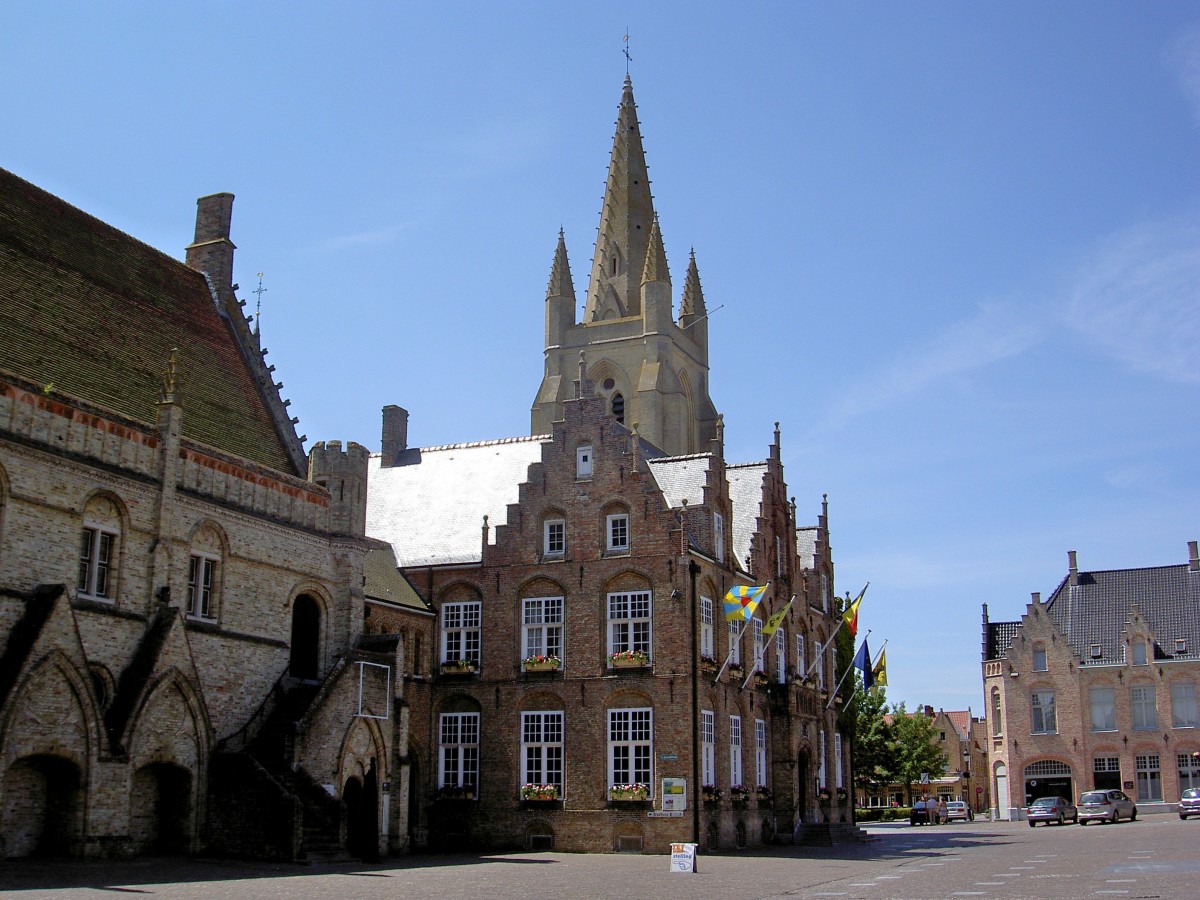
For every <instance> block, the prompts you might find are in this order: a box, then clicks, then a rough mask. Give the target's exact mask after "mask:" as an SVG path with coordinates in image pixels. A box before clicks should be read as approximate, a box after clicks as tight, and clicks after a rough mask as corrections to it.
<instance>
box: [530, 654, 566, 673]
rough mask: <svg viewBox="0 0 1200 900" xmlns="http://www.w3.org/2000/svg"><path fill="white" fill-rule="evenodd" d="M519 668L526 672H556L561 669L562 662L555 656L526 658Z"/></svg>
mask: <svg viewBox="0 0 1200 900" xmlns="http://www.w3.org/2000/svg"><path fill="white" fill-rule="evenodd" d="M521 666H522V667H523V668H524V669H525V671H526V672H557V671H558V670H559V669H560V668H562V660H561V659H559V658H558V657H557V656H527V657H525V659H524V660H523V661H522V663H521Z"/></svg>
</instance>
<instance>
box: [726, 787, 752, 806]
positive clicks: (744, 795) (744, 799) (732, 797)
mask: <svg viewBox="0 0 1200 900" xmlns="http://www.w3.org/2000/svg"><path fill="white" fill-rule="evenodd" d="M729 801H730V802H731V803H733V804H735V805H738V806H742V805H745V804H746V803H749V802H750V792H749V791H748V790H746V788H744V787H743V786H742V785H740V784H735V785H734V786H733V787H731V788H730V789H729Z"/></svg>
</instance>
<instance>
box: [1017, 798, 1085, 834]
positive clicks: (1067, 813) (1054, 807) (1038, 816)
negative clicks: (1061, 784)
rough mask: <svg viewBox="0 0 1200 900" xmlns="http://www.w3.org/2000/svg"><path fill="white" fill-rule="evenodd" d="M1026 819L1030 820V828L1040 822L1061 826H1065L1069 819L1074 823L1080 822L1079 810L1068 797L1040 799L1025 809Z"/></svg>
mask: <svg viewBox="0 0 1200 900" xmlns="http://www.w3.org/2000/svg"><path fill="white" fill-rule="evenodd" d="M1025 818H1026V819H1028V820H1029V827H1030V828H1032V827H1033V826H1034V825H1036V824H1037V823H1038V822H1045V823H1047V824H1049V823H1050V822H1057V823H1058V824H1059V825H1065V824H1066V823H1067V820H1068V819H1069V820H1070V821H1072V822H1078V821H1079V810H1078V809H1076V808H1075V804H1074V803H1072V802H1071V801H1070V800H1068V799H1067V798H1066V797H1038V798H1037V799H1036V800H1034V801H1033V803H1032V804H1030V805H1029V806H1028V807H1026V808H1025Z"/></svg>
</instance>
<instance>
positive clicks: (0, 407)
mask: <svg viewBox="0 0 1200 900" xmlns="http://www.w3.org/2000/svg"><path fill="white" fill-rule="evenodd" d="M232 204H233V197H232V195H229V194H217V195H214V196H210V197H205V198H202V199H201V200H200V201H199V203H198V215H197V219H196V233H195V241H194V242H193V243H192V244H191V245H190V246H189V247H188V248H187V264H186V265H185V264H182V263H180V262H178V261H176V260H174V259H171V258H169V257H167V256H165V255H163V254H162V253H160V252H158V251H157V250H154V249H152V248H151V247H148V246H146V245H144V244H142V243H140V242H138V241H136V240H134V239H133V238H131V237H129V236H128V235H125V234H122V233H121V232H119V231H117V230H116V229H114V228H112V227H110V226H108V225H106V224H104V223H102V222H100V221H97V220H96V219H94V218H92V217H90V216H88V215H86V214H85V213H83V212H81V211H79V210H77V209H74V208H72V207H71V206H69V205H68V204H66V203H64V202H63V201H61V200H59V199H57V198H55V197H53V196H51V195H49V194H47V193H46V192H44V191H42V190H40V189H38V188H37V187H34V186H33V185H31V184H28V183H26V182H24V181H22V180H21V179H19V178H17V177H16V176H14V175H12V174H11V173H8V172H4V171H0V856H20V855H26V854H31V853H66V854H77V855H89V856H96V855H125V854H131V853H138V852H142V851H154V852H185V853H186V852H198V851H207V852H211V853H227V854H239V855H258V856H274V857H281V858H297V857H302V856H309V857H312V856H314V855H319V854H339V853H342V852H344V848H346V847H347V846H349V848H350V850H351V851H352V852H354V853H355V854H357V855H362V856H373V855H376V854H378V853H379V852H382V851H386V850H388V849H396V848H398V847H400V846H402V845H403V844H404V842H405V841H406V839H407V833H408V828H407V812H406V810H405V809H404V808H403V804H402V803H392V802H391V798H390V796H388V795H387V794H386V792H383V791H381V790H380V786H381V785H383V784H385V783H388V782H389V781H391V780H392V779H393V770H394V768H395V767H396V765H397V761H398V760H401V759H402V758H403V756H404V748H403V740H402V734H403V731H402V729H401V724H402V719H403V716H399V715H397V714H396V707H397V705H398V704H399V703H400V702H401V698H400V697H399V696H397V695H396V693H395V692H396V690H397V688H398V687H399V686H400V684H401V683H402V682H400V681H398V680H397V679H396V678H395V673H394V668H395V662H396V658H397V654H398V652H399V648H398V642H397V640H396V639H395V637H390V638H389V637H385V638H383V639H380V638H379V637H378V636H372V637H371V640H370V641H369V642H365V643H364V639H363V621H364V602H365V598H364V565H365V560H366V558H367V557H368V553H369V551H370V550H371V548H372V546H373V545H371V544H370V543H369V542H368V541H367V540H366V538H365V536H364V518H365V509H366V477H367V456H368V454H367V451H366V450H365V449H364V448H363V447H361V446H359V445H357V444H352V443H351V444H348V445H346V446H344V447H343V446H342V445H341V444H340V443H338V442H336V441H333V442H329V443H318V444H316V446H315V447H314V448H313V450H312V452H311V454H310V455H309V456H308V457H307V458H306V456H305V454H304V451H303V449H302V443H301V441H302V440H303V439H302V438H298V437H297V435H296V433H295V430H294V427H293V426H294V422H295V420H293V419H290V418H289V416H288V413H287V409H286V407H287V401H283V400H281V399H280V396H279V388H280V387H281V385H278V384H275V383H274V379H273V377H272V371H273V369H274V367H273V366H269V365H267V364H266V363H265V362H264V356H265V355H266V350H265V349H263V348H261V347H260V344H259V335H258V333H257V331H253V330H251V328H250V325H249V323H248V322H247V320H246V318H245V316H243V314H242V311H241V303H240V302H239V301H238V299H237V297H236V285H234V284H233V282H232V273H233V252H234V245H233V243H232V242H231V240H230V231H229V228H230V220H231V214H232ZM393 572H394V570H393ZM384 581H385V582H386V581H387V579H386V578H385V579H384ZM376 593H377V594H378V595H379V596H377V597H375V598H374V599H373V600H372V601H371V603H370V606H373V607H378V608H380V609H386V610H388V611H389V614H391V613H392V611H393V610H400V611H401V612H403V610H404V609H405V604H406V603H411V598H406V597H392V596H389V594H388V591H387V590H386V584H385V585H384V588H383V589H379V590H377V591H376ZM418 605H419V606H423V604H418ZM410 608H411V609H412V610H413V613H412V614H413V615H417V614H419V611H418V610H416V608H415V607H410ZM405 614H407V613H405ZM401 799H402V798H401Z"/></svg>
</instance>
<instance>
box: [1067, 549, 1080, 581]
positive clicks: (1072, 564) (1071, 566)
mask: <svg viewBox="0 0 1200 900" xmlns="http://www.w3.org/2000/svg"><path fill="white" fill-rule="evenodd" d="M1067 584H1069V585H1070V586H1071V587H1075V585H1077V584H1079V563H1078V562H1076V559H1075V551H1074V550H1068V551H1067Z"/></svg>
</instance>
